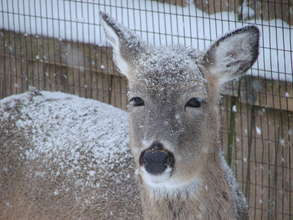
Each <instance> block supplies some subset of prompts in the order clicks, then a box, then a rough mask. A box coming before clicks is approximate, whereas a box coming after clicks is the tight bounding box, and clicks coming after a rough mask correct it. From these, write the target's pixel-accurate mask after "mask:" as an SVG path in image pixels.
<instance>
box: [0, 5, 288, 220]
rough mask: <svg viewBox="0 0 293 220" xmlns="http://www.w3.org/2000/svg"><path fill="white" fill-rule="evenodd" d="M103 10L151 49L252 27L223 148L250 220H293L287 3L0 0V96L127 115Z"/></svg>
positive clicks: (225, 112)
mask: <svg viewBox="0 0 293 220" xmlns="http://www.w3.org/2000/svg"><path fill="white" fill-rule="evenodd" d="M99 11H106V12H108V13H109V14H111V16H113V17H114V18H116V19H117V20H119V21H120V22H121V23H123V24H124V25H125V26H127V27H129V28H130V29H132V30H133V31H134V32H136V34H137V35H139V36H140V37H141V38H143V39H144V40H145V41H146V42H147V43H149V44H153V45H157V46H160V45H176V44H183V45H185V46H192V47H194V48H196V49H201V50H203V49H207V48H208V46H209V45H210V43H211V42H212V41H213V40H215V39H216V38H218V37H220V36H221V35H222V34H224V33H226V32H228V31H231V30H234V29H235V28H238V27H242V26H244V25H248V24H253V25H257V26H258V27H259V29H260V31H261V41H260V45H261V49H260V56H259V59H258V61H257V63H256V64H255V65H254V66H253V68H252V69H251V70H250V71H249V72H248V74H247V76H246V77H244V78H243V79H242V80H240V81H239V82H233V83H231V84H229V85H227V88H226V89H225V90H223V95H224V99H223V103H222V109H221V110H222V121H223V123H222V124H223V146H225V147H224V151H225V154H226V158H227V160H228V162H229V164H230V165H231V166H232V167H233V169H234V171H235V173H236V176H237V179H238V181H239V182H240V184H241V187H242V189H243V191H244V192H245V195H246V197H247V198H248V199H249V207H250V219H254V220H260V219H268V220H269V219H272V220H276V219H277V220H281V219H282V220H284V219H286V220H289V219H290V220H292V219H293V161H292V158H293V146H292V144H293V142H292V138H293V127H292V122H293V118H292V114H293V113H292V111H293V99H292V97H293V86H292V81H293V55H292V52H293V45H292V44H293V31H292V25H293V1H292V0H268V1H262V0H194V1H191V0H160V1H159V0H158V1H155V0H0V98H3V97H6V96H8V95H11V94H15V93H20V92H24V91H26V90H28V89H29V87H31V86H32V87H36V88H38V89H45V90H51V91H56V90H59V91H64V92H68V93H73V94H77V95H80V96H83V97H88V98H94V99H97V100H101V101H104V102H107V103H110V104H113V105H115V106H117V107H120V108H123V109H126V103H127V98H126V93H127V80H126V79H125V78H124V77H123V76H122V75H121V74H120V73H119V72H118V71H117V69H116V68H115V66H114V64H113V61H112V51H111V48H109V45H107V44H106V42H105V36H104V33H103V31H102V30H101V27H100V22H99V16H98V12H99Z"/></svg>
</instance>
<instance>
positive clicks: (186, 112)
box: [101, 14, 259, 189]
mask: <svg viewBox="0 0 293 220" xmlns="http://www.w3.org/2000/svg"><path fill="white" fill-rule="evenodd" d="M101 19H102V23H103V25H104V28H105V31H106V35H107V38H108V40H109V42H110V43H111V45H112V46H113V54H114V61H115V62H116V65H117V66H118V68H119V69H120V70H121V72H122V73H123V74H125V75H126V76H127V78H128V80H129V94H128V96H129V106H128V107H129V108H128V109H129V132H130V133H129V136H130V147H131V150H132V153H133V155H134V158H135V161H136V164H137V167H138V169H139V173H140V174H141V176H142V179H143V181H144V183H145V184H146V185H147V186H149V187H153V188H157V187H163V188H165V189H169V188H179V187H181V186H186V185H189V184H191V183H193V182H194V181H197V178H198V176H199V174H200V171H201V168H202V167H203V166H204V161H203V158H205V155H206V154H207V153H210V152H213V151H216V150H217V148H218V147H219V146H217V144H218V143H217V136H218V127H219V126H218V121H219V120H218V111H217V100H218V93H219V92H218V90H219V88H220V87H221V85H223V83H225V82H226V81H229V80H231V79H234V78H236V77H238V76H240V75H241V74H243V73H244V72H245V71H246V70H247V69H248V68H250V67H251V66H252V64H253V63H254V61H255V60H256V58H257V55H258V38H259V33H258V30H257V28H255V27H253V26H250V27H246V28H243V29H239V30H237V31H235V32H232V33H231V34H228V35H226V36H225V37H223V38H221V39H219V40H218V41H216V42H215V43H214V44H213V45H212V46H211V47H210V49H209V50H208V51H207V52H205V53H198V52H196V51H195V50H193V49H190V48H184V47H176V48H169V47H165V48H153V47H150V46H146V45H145V44H144V43H143V42H141V41H140V40H139V39H138V38H137V37H136V36H135V35H133V34H132V33H131V32H129V31H128V30H126V29H125V28H124V27H122V26H121V25H120V24H118V23H116V22H115V21H114V20H112V19H111V18H110V17H109V16H107V15H106V14H101Z"/></svg>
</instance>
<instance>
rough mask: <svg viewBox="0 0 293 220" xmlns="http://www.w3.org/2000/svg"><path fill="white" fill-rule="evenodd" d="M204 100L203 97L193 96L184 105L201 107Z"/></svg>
mask: <svg viewBox="0 0 293 220" xmlns="http://www.w3.org/2000/svg"><path fill="white" fill-rule="evenodd" d="M203 102H204V100H203V99H202V98H196V97H195V98H191V99H189V101H188V102H187V103H186V104H185V106H184V107H185V108H186V107H191V108H199V107H201V104H202V103H203Z"/></svg>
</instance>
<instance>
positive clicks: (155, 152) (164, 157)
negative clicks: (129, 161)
mask: <svg viewBox="0 0 293 220" xmlns="http://www.w3.org/2000/svg"><path fill="white" fill-rule="evenodd" d="M174 163H175V159H174V155H173V154H172V153H171V152H169V151H168V150H166V149H164V147H163V145H162V144H161V143H159V142H155V143H153V144H152V145H151V147H149V148H148V149H146V150H144V151H143V152H142V153H141V155H140V158H139V164H140V166H144V168H145V170H146V171H147V172H148V173H150V174H152V175H159V174H162V173H163V172H164V171H165V170H166V169H167V168H168V167H169V168H171V169H173V167H174Z"/></svg>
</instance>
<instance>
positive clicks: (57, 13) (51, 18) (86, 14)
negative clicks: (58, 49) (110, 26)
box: [0, 0, 293, 81]
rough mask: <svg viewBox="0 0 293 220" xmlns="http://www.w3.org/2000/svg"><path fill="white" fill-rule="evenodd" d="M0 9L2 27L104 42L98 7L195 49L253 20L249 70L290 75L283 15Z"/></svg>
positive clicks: (14, 5)
mask: <svg viewBox="0 0 293 220" xmlns="http://www.w3.org/2000/svg"><path fill="white" fill-rule="evenodd" d="M244 3H245V1H244ZM1 8H2V11H1V14H2V15H1V16H0V28H5V29H9V30H16V31H20V32H24V33H27V34H38V35H47V36H52V37H56V38H58V39H67V40H74V41H81V42H89V43H93V44H96V45H105V36H104V33H103V31H101V28H100V26H99V24H100V21H99V16H98V12H99V11H105V12H108V13H109V14H111V16H113V17H115V18H116V19H117V20H119V21H120V22H121V23H123V24H124V25H126V26H128V27H129V28H131V29H132V30H134V31H135V32H136V33H137V34H138V35H140V36H141V37H142V38H143V39H144V40H145V41H147V42H149V43H151V44H155V45H170V44H178V43H180V44H183V45H192V46H193V47H195V48H198V49H205V48H207V47H208V45H210V42H211V40H214V39H216V38H218V37H220V36H221V35H222V34H223V33H226V32H228V31H231V30H233V29H235V28H239V27H242V26H244V25H247V24H256V25H257V26H259V28H260V30H261V32H262V38H261V41H260V44H261V46H262V49H261V51H260V52H261V54H260V56H259V59H258V62H257V63H256V64H255V65H254V69H253V71H252V72H251V73H252V74H253V75H257V76H264V77H266V78H269V79H271V78H272V79H280V80H287V81H292V77H293V55H292V51H293V48H292V39H293V35H292V30H291V29H292V27H290V26H289V25H288V24H286V23H285V22H283V21H281V20H272V21H261V20H248V21H245V22H242V21H237V19H236V17H237V16H236V15H235V14H234V13H227V12H224V13H218V14H215V15H208V14H206V13H204V12H203V11H201V10H199V9H197V8H196V7H195V6H194V4H191V5H190V7H184V8H182V7H176V6H173V5H170V4H163V3H158V2H155V1H150V0H140V1H133V0H113V1H106V0H104V1H102V0H101V1H94V0H87V1H84V0H83V1H69V0H39V1H35V0H26V1H23V0H9V1H2V2H1ZM243 12H244V16H246V17H250V16H252V15H253V13H254V12H253V10H252V9H249V8H248V7H247V6H246V7H245V5H244V7H243Z"/></svg>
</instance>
